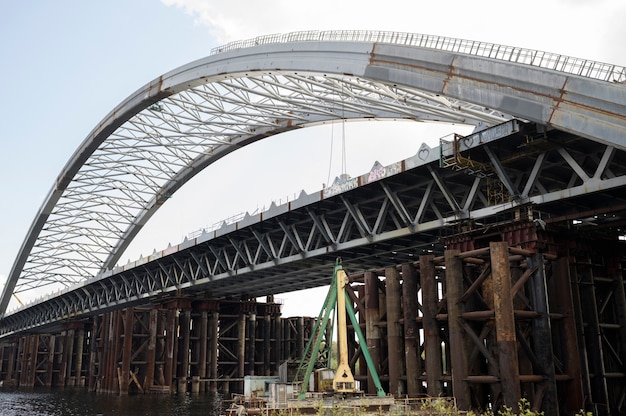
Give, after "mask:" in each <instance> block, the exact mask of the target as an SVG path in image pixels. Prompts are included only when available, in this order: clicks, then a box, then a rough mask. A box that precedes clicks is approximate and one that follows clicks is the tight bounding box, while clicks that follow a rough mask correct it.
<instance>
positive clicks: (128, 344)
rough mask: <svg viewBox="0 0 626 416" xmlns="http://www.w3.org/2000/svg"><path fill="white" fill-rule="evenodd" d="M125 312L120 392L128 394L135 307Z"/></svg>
mask: <svg viewBox="0 0 626 416" xmlns="http://www.w3.org/2000/svg"><path fill="white" fill-rule="evenodd" d="M123 313H124V333H123V337H124V342H123V347H122V368H121V371H120V373H119V377H120V380H119V384H120V394H128V386H129V383H128V380H129V378H130V355H131V353H132V347H133V318H134V317H133V313H134V310H133V308H132V307H131V308H126V309H124V311H123Z"/></svg>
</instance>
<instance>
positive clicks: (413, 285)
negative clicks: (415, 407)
mask: <svg viewBox="0 0 626 416" xmlns="http://www.w3.org/2000/svg"><path fill="white" fill-rule="evenodd" d="M417 288H418V281H417V271H416V270H415V267H414V266H413V265H412V264H404V265H402V311H403V320H404V356H405V363H406V367H405V371H406V385H407V394H408V396H409V397H417V396H418V395H419V394H421V393H422V386H421V383H420V381H419V378H420V375H421V374H422V360H421V354H420V333H419V326H418V325H417V320H416V318H417V316H418V308H417V305H418V303H417Z"/></svg>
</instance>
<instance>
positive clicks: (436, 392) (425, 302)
mask: <svg viewBox="0 0 626 416" xmlns="http://www.w3.org/2000/svg"><path fill="white" fill-rule="evenodd" d="M433 259H434V256H432V255H428V256H420V276H421V278H420V281H421V283H422V294H423V297H422V308H423V313H424V319H423V323H424V354H425V355H426V383H427V392H428V395H429V396H433V397H437V396H440V395H441V394H442V392H443V390H442V386H441V376H442V363H441V338H440V337H439V324H438V323H437V304H438V301H439V297H438V296H437V281H436V277H435V263H434V262H433Z"/></svg>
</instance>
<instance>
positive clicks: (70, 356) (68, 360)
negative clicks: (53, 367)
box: [59, 328, 76, 386]
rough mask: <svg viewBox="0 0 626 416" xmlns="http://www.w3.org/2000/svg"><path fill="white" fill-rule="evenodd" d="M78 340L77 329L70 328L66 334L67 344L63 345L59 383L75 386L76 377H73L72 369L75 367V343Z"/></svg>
mask: <svg viewBox="0 0 626 416" xmlns="http://www.w3.org/2000/svg"><path fill="white" fill-rule="evenodd" d="M75 342H76V330H75V329H74V328H68V329H67V331H66V336H65V346H64V347H63V354H61V357H63V361H62V362H61V367H60V372H59V385H61V386H73V385H74V383H75V382H76V378H73V376H72V371H73V368H74V343H75Z"/></svg>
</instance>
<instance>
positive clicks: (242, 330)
mask: <svg viewBox="0 0 626 416" xmlns="http://www.w3.org/2000/svg"><path fill="white" fill-rule="evenodd" d="M237 331H238V339H237V378H243V377H244V376H245V375H246V314H245V313H243V312H241V313H240V314H239V322H238V324H237ZM238 385H239V386H240V387H239V391H243V387H244V385H243V381H240V382H239V383H238Z"/></svg>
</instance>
